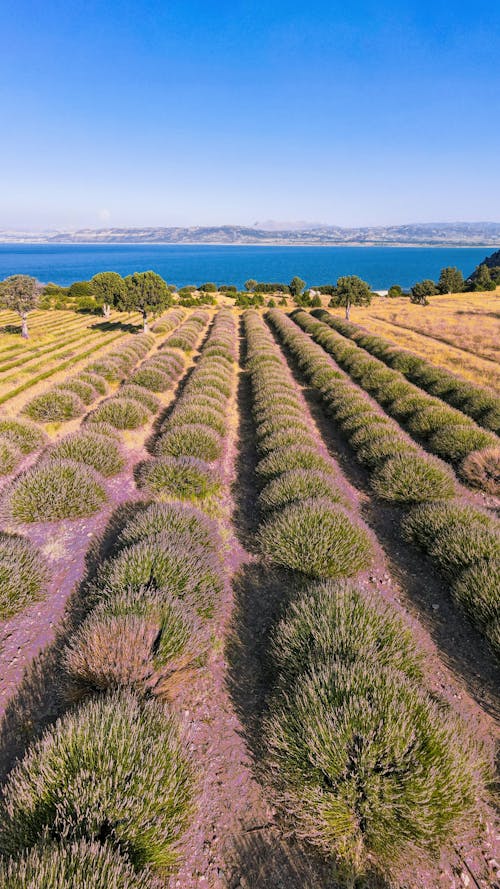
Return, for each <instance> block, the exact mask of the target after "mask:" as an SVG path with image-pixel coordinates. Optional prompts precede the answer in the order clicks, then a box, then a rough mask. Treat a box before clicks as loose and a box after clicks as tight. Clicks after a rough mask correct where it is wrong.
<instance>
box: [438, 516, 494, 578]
mask: <svg viewBox="0 0 500 889" xmlns="http://www.w3.org/2000/svg"><path fill="white" fill-rule="evenodd" d="M428 551H429V555H430V556H431V558H432V559H434V560H435V561H436V562H437V564H438V566H439V570H440V571H442V572H443V574H445V575H446V577H449V578H451V579H452V580H453V579H454V578H456V577H457V576H458V575H459V574H460V572H461V571H463V570H464V569H465V568H468V567H469V566H470V565H473V564H475V563H476V562H480V561H483V560H488V561H490V562H497V563H498V562H499V561H500V534H499V533H498V528H488V527H486V525H482V524H479V523H476V522H474V523H470V524H467V523H464V522H462V521H460V520H458V521H456V522H450V523H449V524H448V525H447V526H446V527H445V528H442V530H441V531H439V533H438V534H437V535H436V537H435V539H434V540H433V542H432V543H431V544H430V546H429V550H428Z"/></svg>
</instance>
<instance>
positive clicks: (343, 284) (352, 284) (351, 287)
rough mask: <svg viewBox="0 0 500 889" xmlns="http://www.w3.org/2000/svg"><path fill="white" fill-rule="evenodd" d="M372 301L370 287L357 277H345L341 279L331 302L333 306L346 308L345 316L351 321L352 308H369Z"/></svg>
mask: <svg viewBox="0 0 500 889" xmlns="http://www.w3.org/2000/svg"><path fill="white" fill-rule="evenodd" d="M371 301H372V292H371V290H370V285H369V284H367V283H366V281H363V280H362V278H358V276H357V275H344V276H343V277H342V278H339V279H338V281H337V284H336V287H335V292H334V294H333V296H332V298H331V300H330V305H331V306H344V307H345V316H346V318H347V320H349V317H350V314H351V306H368V305H370V303H371Z"/></svg>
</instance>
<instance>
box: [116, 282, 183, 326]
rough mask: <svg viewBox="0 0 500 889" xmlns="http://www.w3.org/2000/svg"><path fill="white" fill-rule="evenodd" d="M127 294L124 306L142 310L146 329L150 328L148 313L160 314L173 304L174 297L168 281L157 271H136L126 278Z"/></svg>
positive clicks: (129, 308)
mask: <svg viewBox="0 0 500 889" xmlns="http://www.w3.org/2000/svg"><path fill="white" fill-rule="evenodd" d="M125 284H126V287H127V295H126V300H125V304H124V306H123V308H126V309H128V310H129V311H136V312H142V318H143V323H144V330H145V331H147V330H148V315H149V314H151V313H152V314H153V315H158V314H159V313H160V312H162V311H163V310H164V309H166V307H167V306H169V305H171V303H172V297H171V295H170V290H169V289H168V287H167V285H166V282H165V281H164V280H163V278H162V277H161V275H157V274H156V272H151V271H149V272H134V274H133V275H127V277H126V278H125Z"/></svg>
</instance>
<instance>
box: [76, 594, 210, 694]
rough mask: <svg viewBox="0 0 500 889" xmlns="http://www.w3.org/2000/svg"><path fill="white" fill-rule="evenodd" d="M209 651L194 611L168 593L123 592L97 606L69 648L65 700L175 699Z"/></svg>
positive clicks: (77, 632)
mask: <svg viewBox="0 0 500 889" xmlns="http://www.w3.org/2000/svg"><path fill="white" fill-rule="evenodd" d="M205 650H206V634H203V633H202V632H201V628H200V624H199V621H198V620H197V618H196V616H195V614H194V612H193V610H192V609H191V608H190V607H189V606H187V605H185V604H184V603H183V602H181V601H179V600H178V599H176V598H175V596H172V595H170V593H169V592H167V591H166V590H152V589H146V588H142V587H140V588H139V589H137V590H134V589H123V590H121V591H119V592H118V593H117V594H116V595H111V596H109V597H108V598H105V599H104V601H102V602H100V603H99V604H98V605H97V607H96V608H95V609H94V610H93V611H92V613H91V614H90V615H89V617H87V619H86V620H85V621H84V622H83V624H82V625H81V626H80V627H79V629H78V630H77V631H76V633H75V634H74V636H73V637H72V639H71V641H70V643H69V645H68V646H67V647H66V649H65V652H64V656H63V663H64V669H65V674H66V675H65V679H66V682H67V683H68V685H67V688H66V694H67V696H68V697H69V698H70V700H72V701H75V700H78V699H80V698H81V697H83V696H86V695H89V694H94V693H96V692H103V691H108V690H109V689H118V688H131V689H134V690H135V691H136V692H138V693H140V694H142V695H150V694H154V695H157V696H161V697H172V695H173V694H174V693H175V691H176V690H177V688H178V686H179V685H180V684H181V683H182V682H183V681H184V680H185V679H186V678H187V677H188V675H189V674H190V673H191V671H192V668H193V665H194V664H195V662H196V661H197V660H199V659H200V658H201V656H202V655H203V654H204V652H205Z"/></svg>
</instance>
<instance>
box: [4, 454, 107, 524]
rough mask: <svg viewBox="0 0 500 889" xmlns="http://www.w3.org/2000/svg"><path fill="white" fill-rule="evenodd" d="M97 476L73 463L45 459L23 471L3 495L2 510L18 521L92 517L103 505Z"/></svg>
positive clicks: (102, 496)
mask: <svg viewBox="0 0 500 889" xmlns="http://www.w3.org/2000/svg"><path fill="white" fill-rule="evenodd" d="M106 499H107V496H106V491H105V489H104V487H103V484H102V480H101V478H100V476H99V475H98V474H97V473H96V472H95V471H94V470H93V469H91V468H90V466H83V465H82V464H81V463H76V462H75V461H74V460H61V459H59V458H54V459H53V460H48V461H47V460H45V461H44V462H42V463H38V464H37V465H36V466H32V467H31V468H30V469H27V470H26V472H23V473H22V474H21V475H20V476H19V477H18V478H17V479H15V481H14V482H13V483H12V485H11V486H10V487H9V489H8V491H7V492H6V499H5V507H6V510H7V512H8V515H9V517H10V518H11V519H13V520H14V521H18V522H46V521H56V520H58V519H76V518H80V517H81V516H89V515H93V513H95V512H97V510H98V509H100V507H101V506H102V505H103V503H105V501H106Z"/></svg>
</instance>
